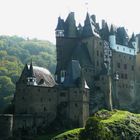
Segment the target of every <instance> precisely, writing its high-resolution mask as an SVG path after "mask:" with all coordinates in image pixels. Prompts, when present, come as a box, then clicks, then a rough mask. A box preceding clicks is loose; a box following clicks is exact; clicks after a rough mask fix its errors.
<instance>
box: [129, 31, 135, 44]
mask: <svg viewBox="0 0 140 140" xmlns="http://www.w3.org/2000/svg"><path fill="white" fill-rule="evenodd" d="M130 40H131V42H135V41H136V39H135V35H134V33H133V34H132V37H131V39H130Z"/></svg>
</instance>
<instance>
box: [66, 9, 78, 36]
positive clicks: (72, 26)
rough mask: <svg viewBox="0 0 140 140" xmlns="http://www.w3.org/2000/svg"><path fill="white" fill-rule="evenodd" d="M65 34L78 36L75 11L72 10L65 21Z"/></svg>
mask: <svg viewBox="0 0 140 140" xmlns="http://www.w3.org/2000/svg"><path fill="white" fill-rule="evenodd" d="M65 34H66V36H67V37H76V36H77V28H76V21H75V16H74V12H70V13H69V15H68V17H67V19H66V21H65Z"/></svg>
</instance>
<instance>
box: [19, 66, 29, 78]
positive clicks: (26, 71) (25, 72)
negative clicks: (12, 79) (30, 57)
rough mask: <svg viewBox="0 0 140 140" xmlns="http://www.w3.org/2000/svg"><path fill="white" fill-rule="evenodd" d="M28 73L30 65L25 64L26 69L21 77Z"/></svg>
mask: <svg viewBox="0 0 140 140" xmlns="http://www.w3.org/2000/svg"><path fill="white" fill-rule="evenodd" d="M27 75H28V65H27V64H25V66H24V69H23V71H22V74H21V77H22V76H27Z"/></svg>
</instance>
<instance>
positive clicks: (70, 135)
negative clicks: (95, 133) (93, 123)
mask: <svg viewBox="0 0 140 140" xmlns="http://www.w3.org/2000/svg"><path fill="white" fill-rule="evenodd" d="M81 130H83V128H76V129H73V130H69V131H66V132H64V133H62V134H60V135H58V136H56V137H54V138H53V139H52V140H65V139H68V140H78V139H79V138H78V135H79V132H80V131H81Z"/></svg>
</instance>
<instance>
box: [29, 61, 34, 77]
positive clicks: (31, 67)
mask: <svg viewBox="0 0 140 140" xmlns="http://www.w3.org/2000/svg"><path fill="white" fill-rule="evenodd" d="M29 77H35V76H34V71H33V64H32V60H31V63H30V69H29Z"/></svg>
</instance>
